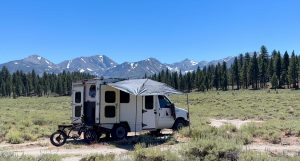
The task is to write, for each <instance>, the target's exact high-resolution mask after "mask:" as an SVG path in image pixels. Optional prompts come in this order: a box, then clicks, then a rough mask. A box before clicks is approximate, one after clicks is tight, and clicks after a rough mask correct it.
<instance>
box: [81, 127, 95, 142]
mask: <svg viewBox="0 0 300 161" xmlns="http://www.w3.org/2000/svg"><path fill="white" fill-rule="evenodd" d="M83 137H84V141H85V142H86V143H88V144H90V143H94V142H96V141H97V139H98V135H97V132H96V131H95V130H87V131H86V132H84V134H83Z"/></svg>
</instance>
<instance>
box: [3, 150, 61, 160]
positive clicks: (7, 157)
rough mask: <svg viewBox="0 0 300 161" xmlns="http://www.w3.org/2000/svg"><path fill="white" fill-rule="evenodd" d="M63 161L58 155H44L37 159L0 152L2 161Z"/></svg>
mask: <svg viewBox="0 0 300 161" xmlns="http://www.w3.org/2000/svg"><path fill="white" fill-rule="evenodd" d="M20 160H21V161H61V160H62V158H61V157H60V156H59V155H56V154H43V155H40V156H37V157H33V156H28V155H19V156H18V155H15V154H14V153H3V152H0V161H20Z"/></svg>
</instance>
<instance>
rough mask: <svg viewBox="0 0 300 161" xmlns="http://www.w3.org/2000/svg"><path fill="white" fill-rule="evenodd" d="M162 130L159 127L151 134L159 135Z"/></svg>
mask: <svg viewBox="0 0 300 161" xmlns="http://www.w3.org/2000/svg"><path fill="white" fill-rule="evenodd" d="M160 132H161V130H160V129H157V130H155V131H150V135H152V136H159V135H160V134H161V133H160Z"/></svg>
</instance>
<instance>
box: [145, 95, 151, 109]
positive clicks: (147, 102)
mask: <svg viewBox="0 0 300 161" xmlns="http://www.w3.org/2000/svg"><path fill="white" fill-rule="evenodd" d="M145 109H147V110H151V109H153V96H145Z"/></svg>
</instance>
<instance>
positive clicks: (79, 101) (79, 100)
mask: <svg viewBox="0 0 300 161" xmlns="http://www.w3.org/2000/svg"><path fill="white" fill-rule="evenodd" d="M75 103H81V92H76V93H75Z"/></svg>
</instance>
